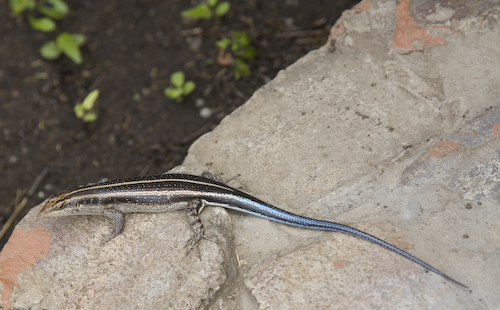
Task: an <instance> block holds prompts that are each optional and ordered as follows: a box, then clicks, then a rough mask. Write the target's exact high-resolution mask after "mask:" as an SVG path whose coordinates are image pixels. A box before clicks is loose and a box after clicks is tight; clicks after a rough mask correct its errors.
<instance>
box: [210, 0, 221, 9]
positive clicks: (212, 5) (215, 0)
mask: <svg viewBox="0 0 500 310" xmlns="http://www.w3.org/2000/svg"><path fill="white" fill-rule="evenodd" d="M217 2H219V0H208V1H207V4H208V6H209V7H211V8H213V7H215V6H216V5H217Z"/></svg>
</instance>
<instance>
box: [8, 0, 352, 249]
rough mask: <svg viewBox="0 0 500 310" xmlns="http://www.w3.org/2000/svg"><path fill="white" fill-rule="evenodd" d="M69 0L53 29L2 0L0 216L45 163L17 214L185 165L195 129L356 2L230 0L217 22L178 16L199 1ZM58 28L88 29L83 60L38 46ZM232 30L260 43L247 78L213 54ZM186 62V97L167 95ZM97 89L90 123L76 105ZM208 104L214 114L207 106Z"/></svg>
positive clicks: (311, 42) (318, 42)
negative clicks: (43, 28)
mask: <svg viewBox="0 0 500 310" xmlns="http://www.w3.org/2000/svg"><path fill="white" fill-rule="evenodd" d="M67 2H68V4H69V7H70V15H69V16H68V17H67V18H66V19H64V20H62V21H60V22H58V24H57V25H58V30H57V31H56V32H55V33H48V34H47V33H42V32H38V31H35V30H33V29H32V28H31V26H30V24H29V22H28V20H27V18H26V15H23V16H19V17H15V18H13V17H11V16H10V12H9V6H8V0H0V21H1V22H0V37H1V42H0V154H1V156H0V169H1V173H0V176H1V177H0V221H1V223H2V226H3V225H4V224H5V222H6V221H7V219H8V218H9V216H10V215H11V214H12V213H13V210H14V207H15V204H16V203H15V200H16V197H18V198H17V200H18V201H19V200H20V199H21V198H22V197H23V196H22V195H25V194H26V191H27V190H28V189H29V188H30V187H31V186H32V184H33V183H34V182H35V179H36V178H37V176H39V175H40V173H41V172H42V171H43V170H44V169H46V171H47V174H46V175H44V177H43V180H42V181H41V182H40V184H39V186H38V187H37V189H36V191H35V192H34V194H33V195H32V196H31V197H30V199H29V201H28V203H27V205H26V207H24V209H23V211H22V212H20V214H19V215H18V216H17V217H16V220H15V221H14V222H13V223H12V224H14V225H15V223H16V222H17V221H18V220H19V219H20V218H22V216H23V215H24V214H25V213H26V212H27V211H28V210H29V209H30V208H31V207H33V206H35V205H37V204H38V203H40V202H41V201H42V200H43V199H44V198H46V197H47V196H49V195H52V194H55V193H57V192H60V191H62V190H64V189H67V188H72V187H76V186H78V185H83V184H87V183H90V182H96V181H98V180H100V179H102V178H108V179H114V178H124V177H132V176H139V175H146V174H156V173H162V172H166V171H168V170H169V169H171V168H173V167H175V166H176V165H179V164H180V163H182V161H183V159H184V156H185V155H186V153H187V150H188V148H189V146H190V144H191V143H192V142H193V141H194V140H196V138H198V137H199V136H200V135H202V134H204V133H206V132H208V131H210V130H211V129H213V128H214V127H215V126H216V125H217V124H218V123H219V122H220V121H221V119H222V118H224V116H226V115H227V114H229V113H231V112H232V111H234V110H235V109H236V108H237V107H238V106H240V105H242V104H243V103H244V102H245V101H246V100H247V99H248V98H250V96H251V95H252V93H253V92H254V91H255V90H257V89H258V88H259V87H261V86H262V85H264V84H266V83H267V82H268V81H270V80H271V79H273V78H274V77H275V76H276V74H277V73H278V72H279V71H280V70H282V69H284V68H286V67H287V66H289V65H290V64H292V63H293V62H295V61H296V60H297V59H299V58H300V57H302V56H303V55H305V54H306V53H307V52H309V51H311V50H313V49H317V48H319V47H320V46H322V45H323V44H324V43H325V42H326V39H327V36H328V33H329V30H330V28H331V26H332V25H333V24H334V23H335V21H336V19H337V18H338V17H339V16H340V14H341V12H342V11H343V10H346V9H349V8H350V7H351V6H352V5H354V4H355V3H356V2H357V1H352V0H337V1H303V0H282V1H263V0H262V1H259V0H247V1H238V2H236V1H231V4H232V8H231V10H230V12H229V13H228V14H227V15H226V16H225V17H223V18H219V19H214V20H211V21H186V20H183V19H182V18H181V16H180V14H181V12H182V11H183V10H186V9H188V8H189V7H191V6H193V4H196V3H197V1H190V2H189V1H181V0H169V1H160V0H143V1H132V0H127V1H117V0H106V1H96V0H86V1H74V0H72V1H67ZM60 31H67V32H70V33H83V34H85V36H86V38H87V41H86V43H85V44H84V45H83V47H82V54H83V64H82V65H76V64H74V63H73V62H71V61H70V60H69V59H68V58H66V57H61V58H59V59H58V60H55V61H45V60H43V59H42V58H41V57H40V55H39V48H40V46H41V45H42V44H43V43H44V42H46V41H48V40H53V39H54V38H55V34H56V33H58V32H60ZM232 31H245V32H246V33H247V34H248V36H249V37H250V40H251V44H252V46H253V47H254V48H255V49H256V50H257V59H255V60H253V61H250V62H249V66H250V69H251V74H250V75H249V76H248V77H245V78H242V79H240V80H235V79H234V77H233V73H232V69H231V68H230V67H222V66H221V65H219V64H218V62H217V61H216V58H217V55H218V49H217V48H216V46H215V42H216V41H217V40H220V39H222V38H223V37H228V36H229V35H230V33H231V32H232ZM179 70H182V71H184V72H185V74H186V77H187V79H189V80H193V81H194V82H195V83H196V89H195V91H194V92H193V93H192V94H191V95H189V96H188V97H187V98H186V99H185V100H184V101H183V102H182V103H177V102H174V101H171V100H169V99H167V98H166V97H165V96H164V94H163V89H164V88H165V87H168V86H169V81H170V74H172V73H173V72H175V71H179ZM96 88H98V89H99V90H100V96H99V99H98V101H97V105H96V107H95V111H96V112H97V114H98V119H97V120H96V121H95V122H93V123H84V122H83V121H82V120H80V119H78V118H76V116H75V114H74V112H73V107H74V105H75V103H77V102H79V101H80V102H81V101H82V100H83V99H84V98H85V96H86V95H87V94H88V93H89V91H91V90H93V89H96ZM200 105H201V106H200ZM201 107H204V108H209V109H210V111H212V115H211V116H210V117H208V118H203V117H201V116H200V108H201ZM11 229H12V228H11ZM8 234H10V231H9V232H8V233H7V235H6V236H4V237H3V238H2V239H1V240H0V242H1V244H0V245H1V246H3V244H4V243H5V242H6V240H7V237H8Z"/></svg>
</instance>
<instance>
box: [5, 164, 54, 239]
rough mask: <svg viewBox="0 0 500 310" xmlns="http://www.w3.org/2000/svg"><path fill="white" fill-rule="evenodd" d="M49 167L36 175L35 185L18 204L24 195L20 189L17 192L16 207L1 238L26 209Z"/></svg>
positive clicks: (6, 223)
mask: <svg viewBox="0 0 500 310" xmlns="http://www.w3.org/2000/svg"><path fill="white" fill-rule="evenodd" d="M48 171H49V169H48V168H47V167H45V168H43V170H42V172H41V173H40V174H39V175H38V176H37V177H36V179H35V181H34V182H33V185H31V187H30V189H29V191H28V193H27V194H26V196H25V197H24V198H23V200H21V202H20V203H19V204H18V203H17V202H18V201H19V198H20V197H21V196H22V194H21V191H20V190H18V191H17V194H16V207H15V209H14V213H12V214H11V216H10V217H9V219H8V220H7V222H5V224H4V225H3V227H2V229H1V230H0V239H1V238H2V237H3V235H5V233H6V232H7V230H9V228H10V227H11V226H12V224H13V223H14V221H15V220H16V218H17V216H18V215H19V213H20V212H21V211H22V210H23V209H24V206H26V204H27V203H28V201H29V199H30V198H31V196H32V195H33V193H34V192H35V191H36V189H37V187H38V185H40V182H42V180H43V178H44V177H45V176H46V175H47V172H48Z"/></svg>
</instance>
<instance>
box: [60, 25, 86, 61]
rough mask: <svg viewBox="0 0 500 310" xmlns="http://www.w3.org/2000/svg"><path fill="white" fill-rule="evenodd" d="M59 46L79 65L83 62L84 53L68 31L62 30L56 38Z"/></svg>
mask: <svg viewBox="0 0 500 310" xmlns="http://www.w3.org/2000/svg"><path fill="white" fill-rule="evenodd" d="M56 44H57V47H58V48H59V49H60V50H61V51H62V52H63V53H64V55H66V56H68V57H69V59H71V60H73V62H74V63H76V64H77V65H79V64H81V63H82V61H83V60H82V54H81V53H80V49H79V48H78V46H77V45H76V44H75V42H74V41H73V38H72V37H71V35H70V34H69V33H67V32H61V33H60V34H59V35H58V36H57V38H56Z"/></svg>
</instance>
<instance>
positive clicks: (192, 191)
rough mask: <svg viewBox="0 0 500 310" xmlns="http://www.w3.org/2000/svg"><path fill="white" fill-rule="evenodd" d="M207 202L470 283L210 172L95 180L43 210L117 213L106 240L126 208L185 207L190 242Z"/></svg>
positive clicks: (200, 233)
mask: <svg viewBox="0 0 500 310" xmlns="http://www.w3.org/2000/svg"><path fill="white" fill-rule="evenodd" d="M205 206H219V207H223V208H227V209H231V210H236V211H240V212H244V213H248V214H252V215H255V216H258V217H262V218H266V219H268V220H271V221H275V222H278V223H283V224H286V225H291V226H296V227H302V228H309V229H317V230H325V231H336V232H341V233H345V234H348V235H351V236H355V237H358V238H361V239H365V240H367V241H370V242H372V243H375V244H377V245H379V246H381V247H384V248H386V249H388V250H390V251H393V252H395V253H397V254H399V255H401V256H403V257H405V258H407V259H409V260H411V261H412V262H415V263H417V264H418V265H420V266H422V267H424V268H426V269H428V270H430V271H432V272H434V273H437V274H438V275H440V276H442V277H444V278H445V279H447V280H449V281H451V282H453V283H455V284H458V285H460V286H462V287H465V288H467V286H465V285H464V284H462V283H460V282H458V281H456V280H454V279H453V278H451V277H449V276H447V275H446V274H444V273H442V272H441V271H439V270H437V269H436V268H434V267H432V266H430V265H429V264H427V263H425V262H423V261H421V260H419V259H418V258H416V257H414V256H412V255H410V254H408V253H406V252H404V251H403V250H400V249H398V248H397V247H395V246H393V245H391V244H389V243H387V242H385V241H382V240H380V239H378V238H376V237H374V236H372V235H370V234H367V233H365V232H362V231H360V230H357V229H355V228H352V227H349V226H346V225H342V224H338V223H334V222H328V221H322V220H317V219H312V218H308V217H304V216H300V215H296V214H293V213H290V212H287V211H285V210H281V209H279V208H276V207H275V206H273V205H271V204H269V203H266V202H264V201H262V200H260V199H258V198H255V197H253V196H250V195H248V194H246V193H244V192H242V191H240V190H237V189H235V188H232V187H230V186H228V185H226V184H225V183H222V182H221V181H219V180H217V179H216V178H215V177H214V176H213V175H212V174H210V173H204V174H203V176H195V175H189V174H160V175H153V176H145V177H136V178H130V179H121V180H115V181H107V182H102V183H97V184H91V185H87V186H83V187H79V188H76V189H73V190H68V191H64V192H62V193H60V194H58V195H55V196H52V197H49V198H47V199H46V200H45V202H44V206H43V207H42V209H41V210H40V214H41V215H43V216H45V217H52V216H65V215H104V216H107V217H110V218H112V219H114V221H115V226H114V230H113V231H112V233H111V234H110V235H109V236H107V237H106V238H105V239H104V240H103V242H107V241H109V240H111V239H113V238H114V237H115V236H117V235H118V234H120V233H121V232H122V231H123V228H124V224H125V216H124V214H125V213H134V212H167V211H174V210H181V209H186V210H187V214H188V219H189V221H190V225H191V228H192V229H193V231H194V233H195V234H194V236H193V238H192V239H191V242H192V243H193V244H195V243H197V242H198V241H199V240H200V238H201V237H202V236H203V225H202V224H201V221H200V219H199V217H198V214H199V213H200V212H201V211H202V209H203V208H204V207H205Z"/></svg>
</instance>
